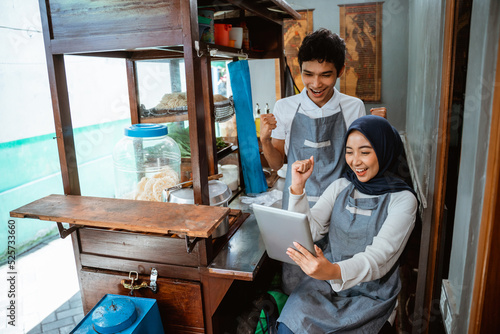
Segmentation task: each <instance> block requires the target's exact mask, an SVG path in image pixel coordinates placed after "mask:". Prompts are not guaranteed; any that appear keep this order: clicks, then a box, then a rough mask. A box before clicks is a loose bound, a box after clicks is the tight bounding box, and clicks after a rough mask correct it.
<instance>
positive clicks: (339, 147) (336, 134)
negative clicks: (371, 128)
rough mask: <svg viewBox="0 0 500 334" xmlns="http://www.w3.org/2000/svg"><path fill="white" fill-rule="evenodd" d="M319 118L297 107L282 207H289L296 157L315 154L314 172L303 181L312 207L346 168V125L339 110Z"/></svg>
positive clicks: (307, 156)
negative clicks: (344, 154) (310, 116)
mask: <svg viewBox="0 0 500 334" xmlns="http://www.w3.org/2000/svg"><path fill="white" fill-rule="evenodd" d="M339 107H340V112H338V113H335V114H333V115H331V116H327V117H321V118H309V117H308V116H306V115H304V114H301V113H299V108H300V104H299V105H298V107H297V111H296V113H295V117H294V118H293V121H292V126H291V129H290V144H289V146H288V152H287V161H288V162H287V163H288V166H289V167H290V168H288V169H287V171H286V179H285V188H284V189H283V202H282V203H283V206H282V208H283V209H285V210H286V209H288V199H289V197H290V195H289V193H288V188H289V187H290V185H291V184H292V168H291V166H292V164H293V163H294V162H295V161H297V160H305V159H309V158H310V157H311V156H314V172H313V173H312V175H311V176H310V177H309V179H308V180H307V182H306V188H305V190H306V194H307V198H308V200H309V206H311V207H312V206H313V205H314V204H315V203H316V202H317V201H318V198H319V196H321V194H322V193H323V191H325V189H326V188H327V187H328V186H329V185H330V184H331V183H332V182H333V181H335V180H336V179H338V178H340V176H341V175H342V172H343V171H344V167H345V159H344V157H343V156H342V155H343V153H344V142H343V138H344V135H345V133H346V131H347V127H346V124H345V120H344V115H343V113H342V106H340V105H339Z"/></svg>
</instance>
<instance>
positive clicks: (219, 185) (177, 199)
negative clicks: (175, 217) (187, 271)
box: [168, 180, 233, 238]
mask: <svg viewBox="0 0 500 334" xmlns="http://www.w3.org/2000/svg"><path fill="white" fill-rule="evenodd" d="M232 194H233V193H232V191H231V189H229V187H228V186H227V185H226V184H225V183H224V182H222V181H218V180H211V181H208V195H209V197H210V205H211V206H223V207H227V206H228V201H229V199H230V198H231V195H232ZM168 197H169V198H168V201H169V202H170V203H178V204H194V191H193V188H182V189H178V190H173V191H171V192H170V194H169V196H168ZM228 231H229V217H228V216H226V217H225V218H224V220H223V221H222V222H221V223H220V225H219V226H217V228H216V229H215V231H214V233H212V238H217V237H220V236H223V235H224V234H226V233H227V232H228Z"/></svg>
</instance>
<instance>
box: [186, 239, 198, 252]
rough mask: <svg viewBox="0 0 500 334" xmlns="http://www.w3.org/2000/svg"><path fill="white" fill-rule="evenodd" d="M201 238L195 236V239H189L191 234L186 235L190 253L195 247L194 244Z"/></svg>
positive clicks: (187, 248) (187, 247)
mask: <svg viewBox="0 0 500 334" xmlns="http://www.w3.org/2000/svg"><path fill="white" fill-rule="evenodd" d="M198 240H200V238H198V237H195V238H194V239H193V241H190V240H189V236H187V235H186V250H187V252H188V253H191V252H192V251H193V249H194V245H195V244H196V243H197V242H198Z"/></svg>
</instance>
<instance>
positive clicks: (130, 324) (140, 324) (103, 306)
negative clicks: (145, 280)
mask: <svg viewBox="0 0 500 334" xmlns="http://www.w3.org/2000/svg"><path fill="white" fill-rule="evenodd" d="M71 333H74V334H89V333H95V334H97V333H101V334H104V333H120V334H140V333H158V334H161V333H164V331H163V326H162V322H161V317H160V310H159V308H158V303H157V302H156V300H155V299H152V298H141V297H129V296H121V295H111V294H107V295H105V296H104V297H102V299H101V300H100V301H99V302H98V303H97V304H96V305H95V306H94V307H93V308H92V310H90V312H89V313H87V315H86V316H85V318H83V320H82V321H80V323H79V324H78V325H77V326H76V327H75V328H74V329H73V330H72V331H71Z"/></svg>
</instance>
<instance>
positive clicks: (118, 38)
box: [11, 0, 300, 333]
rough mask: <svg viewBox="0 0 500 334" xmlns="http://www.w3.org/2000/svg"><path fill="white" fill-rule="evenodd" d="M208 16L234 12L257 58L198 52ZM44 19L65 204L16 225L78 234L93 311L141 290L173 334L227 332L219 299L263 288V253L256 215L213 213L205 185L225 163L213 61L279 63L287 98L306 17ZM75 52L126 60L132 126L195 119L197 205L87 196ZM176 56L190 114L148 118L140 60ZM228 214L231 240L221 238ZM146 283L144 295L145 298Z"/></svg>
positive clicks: (162, 6) (104, 4) (150, 4)
mask: <svg viewBox="0 0 500 334" xmlns="http://www.w3.org/2000/svg"><path fill="white" fill-rule="evenodd" d="M200 7H211V8H213V9H214V10H215V11H222V10H223V11H225V13H226V15H225V18H224V22H223V23H230V24H233V25H238V24H239V23H241V22H242V21H243V20H244V21H245V23H246V25H247V27H248V30H249V37H250V41H251V42H252V45H253V46H254V48H253V49H250V50H249V49H234V48H231V47H227V46H219V45H213V44H206V43H201V42H200V41H199V30H198V29H199V28H198V8H200ZM40 9H41V18H42V27H43V34H44V41H45V50H46V57H47V66H48V72H49V83H50V89H51V96H52V103H53V110H54V121H55V129H56V135H57V143H58V148H59V158H60V164H61V174H62V178H63V186H64V194H65V195H51V196H47V197H45V198H42V199H40V200H38V201H35V202H33V203H30V204H28V205H26V206H23V207H21V208H19V209H17V210H14V211H12V212H11V216H12V217H19V218H22V217H28V218H38V219H41V220H47V221H55V222H57V224H58V227H59V230H60V234H61V237H66V236H67V235H71V238H72V241H73V249H74V255H75V259H76V265H77V271H78V276H79V280H80V288H81V292H82V299H83V306H84V311H85V313H87V312H88V311H89V310H90V309H91V308H92V307H93V306H94V304H96V303H97V302H98V301H99V300H100V298H101V297H102V296H103V295H104V294H106V293H115V294H129V293H130V291H131V288H132V290H134V294H135V295H137V296H144V297H149V298H155V299H157V300H158V304H159V307H160V313H161V317H162V322H163V326H164V328H165V330H166V332H168V333H218V332H219V330H220V328H221V326H220V323H221V321H223V320H221V319H222V317H220V316H219V315H220V314H219V313H221V312H218V308H219V305H220V303H221V301H222V300H223V299H224V297H225V296H226V294H227V292H228V291H229V289H230V287H231V285H232V283H233V282H234V281H235V280H244V281H252V280H254V279H255V278H256V274H257V272H258V270H259V269H260V268H261V266H262V265H263V260H264V259H265V255H264V254H265V252H264V251H265V249H264V246H263V244H262V241H261V239H260V235H259V231H258V228H257V226H256V224H255V221H254V220H246V218H247V217H248V214H246V213H242V212H241V211H239V210H231V209H229V208H225V207H211V206H208V204H209V195H208V177H209V175H214V174H216V173H217V162H218V159H219V157H218V156H217V151H216V145H215V144H216V140H215V130H214V104H213V94H212V86H211V82H212V80H211V71H210V64H211V60H212V59H213V58H217V57H220V51H224V52H225V54H226V55H228V54H229V55H233V57H235V58H234V59H235V60H237V59H238V58H237V56H238V55H240V54H243V53H244V54H246V55H248V57H249V58H256V59H264V58H275V59H279V64H280V73H282V77H281V91H282V92H284V80H283V73H284V71H283V68H284V55H283V27H282V26H283V19H286V18H294V19H298V18H300V15H299V14H298V13H297V12H295V11H294V10H293V9H292V8H291V7H290V6H289V5H288V4H287V3H286V2H285V1H283V0H262V1H253V0H247V1H245V0H238V1H234V0H217V1H215V0H198V1H197V0H142V1H137V0H40ZM256 50H258V51H256ZM68 54H71V55H87V56H98V57H119V58H123V59H125V60H126V71H127V79H128V92H129V100H130V109H131V110H130V112H131V121H132V123H133V124H136V123H141V122H142V123H146V122H147V123H151V122H157V123H164V122H171V121H179V120H180V119H182V120H188V121H189V137H190V142H191V169H192V176H193V189H194V201H195V203H196V205H186V204H183V205H180V204H173V203H161V202H146V201H134V200H124V199H114V198H108V199H106V198H94V197H85V196H80V183H79V177H78V168H77V161H76V154H75V144H74V138H73V127H72V123H71V113H70V106H69V96H68V89H67V82H66V74H65V64H64V55H68ZM179 57H180V58H183V59H184V64H185V72H186V73H185V78H186V86H187V87H188V89H187V106H188V112H187V114H186V115H185V116H173V118H168V117H160V118H157V119H154V118H148V119H144V118H143V117H141V114H140V107H139V106H140V94H138V84H137V69H136V62H137V61H141V60H154V59H169V58H179ZM228 215H229V217H230V230H229V232H228V233H227V234H226V235H225V236H223V237H220V238H216V239H213V238H212V237H211V234H212V232H213V231H214V230H215V229H216V228H217V226H218V225H219V224H220V223H221V221H222V220H223V219H224V218H225V217H226V216H228ZM63 223H67V224H69V226H67V225H63ZM153 268H154V271H155V272H152V271H153ZM156 273H157V279H156V288H155V287H154V286H153V285H155V284H154V283H155V282H154V278H156V276H155V274H156ZM122 280H123V282H122ZM139 282H146V283H145V284H143V285H147V287H146V286H144V287H143V288H140V289H136V288H138V286H139V285H140V284H139ZM134 287H135V288H134ZM154 290H156V293H155V291H154Z"/></svg>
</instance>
